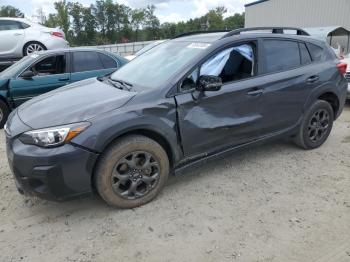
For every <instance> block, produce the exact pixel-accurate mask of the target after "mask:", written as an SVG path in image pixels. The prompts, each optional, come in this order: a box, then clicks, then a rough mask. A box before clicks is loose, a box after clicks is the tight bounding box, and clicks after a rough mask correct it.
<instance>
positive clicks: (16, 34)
mask: <svg viewBox="0 0 350 262" xmlns="http://www.w3.org/2000/svg"><path fill="white" fill-rule="evenodd" d="M14 35H15V36H18V35H23V34H21V33H14Z"/></svg>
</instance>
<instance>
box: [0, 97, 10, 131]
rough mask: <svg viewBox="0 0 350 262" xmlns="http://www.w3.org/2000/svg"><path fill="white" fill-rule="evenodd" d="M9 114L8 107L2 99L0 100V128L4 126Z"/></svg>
mask: <svg viewBox="0 0 350 262" xmlns="http://www.w3.org/2000/svg"><path fill="white" fill-rule="evenodd" d="M9 114H10V109H9V107H8V106H7V104H6V103H5V102H4V101H2V100H0V129H1V128H3V127H4V125H5V123H6V121H7V118H8V116H9Z"/></svg>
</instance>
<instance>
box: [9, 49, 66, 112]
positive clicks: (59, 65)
mask: <svg viewBox="0 0 350 262" xmlns="http://www.w3.org/2000/svg"><path fill="white" fill-rule="evenodd" d="M66 57H67V55H66V53H57V54H52V55H48V56H45V57H43V58H40V59H39V60H37V61H36V62H35V63H33V64H32V65H31V66H30V67H29V68H27V69H26V70H25V71H28V70H29V71H32V72H33V73H34V76H33V77H31V78H24V77H22V76H21V75H19V76H18V77H17V78H16V79H12V80H11V81H10V95H11V97H12V100H13V101H14V103H15V105H16V106H19V105H20V104H22V103H23V102H25V101H27V100H29V99H31V98H33V97H35V96H38V95H41V94H43V93H46V92H49V91H51V90H54V89H56V88H59V87H62V86H64V85H66V84H68V83H69V81H70V73H69V72H68V70H67V59H66Z"/></svg>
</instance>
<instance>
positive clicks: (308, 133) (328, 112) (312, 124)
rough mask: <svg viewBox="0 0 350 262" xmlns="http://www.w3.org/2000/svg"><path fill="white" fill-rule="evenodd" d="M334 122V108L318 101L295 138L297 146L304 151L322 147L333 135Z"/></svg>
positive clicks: (308, 113)
mask: <svg viewBox="0 0 350 262" xmlns="http://www.w3.org/2000/svg"><path fill="white" fill-rule="evenodd" d="M333 121H334V112H333V109H332V106H331V105H330V104H329V103H328V102H326V101H322V100H318V101H316V102H315V103H314V104H313V105H312V106H311V108H310V109H309V111H308V112H306V114H305V117H304V120H303V122H302V124H301V126H300V130H299V133H298V135H297V136H296V137H295V142H296V144H297V145H299V146H300V147H302V148H304V149H314V148H317V147H320V146H321V145H322V144H323V143H324V142H325V141H326V140H327V138H328V136H329V134H330V133H331V130H332V127H333Z"/></svg>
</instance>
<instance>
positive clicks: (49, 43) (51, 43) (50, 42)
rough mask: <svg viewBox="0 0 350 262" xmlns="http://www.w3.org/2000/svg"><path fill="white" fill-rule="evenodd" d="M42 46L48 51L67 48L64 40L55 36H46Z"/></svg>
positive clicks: (67, 45) (67, 44)
mask: <svg viewBox="0 0 350 262" xmlns="http://www.w3.org/2000/svg"><path fill="white" fill-rule="evenodd" d="M43 44H44V45H45V47H46V48H47V49H48V50H52V49H61V48H68V47H69V43H68V42H67V41H66V40H65V39H63V38H61V37H57V36H47V37H46V38H45V40H43Z"/></svg>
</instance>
